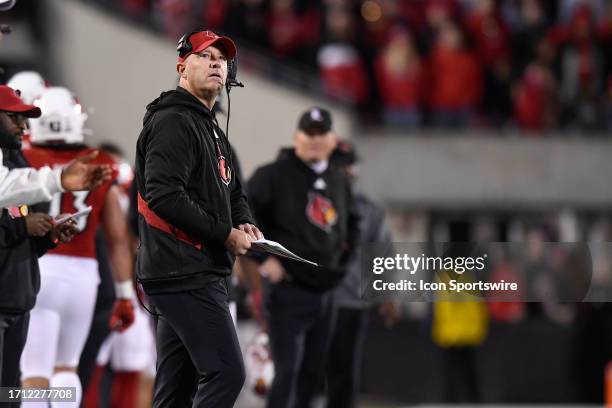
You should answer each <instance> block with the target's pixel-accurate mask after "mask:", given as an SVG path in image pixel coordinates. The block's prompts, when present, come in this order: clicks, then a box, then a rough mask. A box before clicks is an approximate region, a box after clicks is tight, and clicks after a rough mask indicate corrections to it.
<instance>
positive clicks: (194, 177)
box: [135, 87, 253, 294]
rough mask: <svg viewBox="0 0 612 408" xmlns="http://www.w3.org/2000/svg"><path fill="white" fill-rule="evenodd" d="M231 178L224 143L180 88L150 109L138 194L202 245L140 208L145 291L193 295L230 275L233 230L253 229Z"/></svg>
mask: <svg viewBox="0 0 612 408" xmlns="http://www.w3.org/2000/svg"><path fill="white" fill-rule="evenodd" d="M223 158H224V161H225V171H222V170H221V169H222V168H223ZM233 172H234V169H233V163H232V158H231V152H230V146H229V141H228V140H227V138H226V136H225V134H224V133H223V131H222V130H221V129H220V128H219V126H218V124H217V121H216V119H215V117H214V116H213V113H212V112H211V111H210V110H209V109H208V108H207V107H206V106H204V105H203V104H202V103H201V102H200V101H199V100H198V99H197V98H196V97H195V96H193V95H191V94H190V93H189V92H187V91H186V90H184V89H183V88H181V87H177V89H176V90H173V91H168V92H163V93H162V94H161V95H160V97H159V98H157V99H155V100H154V101H153V102H151V103H150V104H149V105H148V106H147V112H146V114H145V117H144V127H143V129H142V132H141V133H140V136H139V137H138V142H137V146H136V172H135V176H136V187H137V190H138V194H139V195H140V196H141V197H142V199H143V200H144V202H146V204H147V205H148V208H149V209H150V210H151V211H152V212H153V213H154V214H155V215H156V216H158V217H159V218H161V219H162V220H163V221H165V222H167V223H168V224H169V225H170V226H171V228H172V231H174V229H176V231H180V232H181V233H185V234H187V235H188V236H189V237H190V238H191V239H192V240H193V241H195V242H197V243H201V244H202V247H198V246H196V245H192V244H190V243H188V242H186V241H185V240H182V239H179V234H178V232H177V233H168V232H167V231H166V232H165V231H163V230H161V229H159V228H157V227H154V226H152V225H151V224H150V223H149V222H148V221H147V220H146V219H145V217H144V216H143V212H142V211H141V210H139V213H140V214H139V216H138V229H139V235H140V245H141V246H140V249H139V253H138V258H137V269H136V271H137V276H138V279H139V281H140V282H141V283H142V285H143V287H144V289H145V291H146V292H147V293H149V294H153V293H164V292H166V293H167V292H178V291H187V290H191V289H197V288H199V287H203V286H205V285H206V284H207V283H208V282H210V281H211V280H212V279H218V277H219V276H227V275H229V274H230V273H231V270H232V265H233V261H234V259H233V257H232V256H231V255H230V254H229V252H228V251H227V250H226V248H225V246H224V243H225V240H226V239H227V237H228V236H229V233H230V230H231V228H232V227H237V226H238V225H240V224H243V223H253V219H252V217H251V214H250V211H249V206H248V203H247V200H246V196H245V195H244V193H243V190H242V186H241V184H240V181H239V180H238V179H237V178H236V177H234V175H233V174H232V173H233ZM223 174H225V176H226V177H225V178H223V177H222V176H223Z"/></svg>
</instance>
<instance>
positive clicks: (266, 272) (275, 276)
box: [258, 256, 287, 283]
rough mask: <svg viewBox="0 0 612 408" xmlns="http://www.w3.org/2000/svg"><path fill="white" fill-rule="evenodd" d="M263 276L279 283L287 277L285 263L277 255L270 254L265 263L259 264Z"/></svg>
mask: <svg viewBox="0 0 612 408" xmlns="http://www.w3.org/2000/svg"><path fill="white" fill-rule="evenodd" d="M258 270H259V273H260V274H261V276H263V277H265V278H268V280H269V281H270V282H271V283H278V282H280V281H282V280H283V279H284V278H285V275H286V274H287V272H286V271H285V268H283V264H282V263H281V262H280V261H279V260H278V258H277V257H275V256H269V257H268V258H267V259H266V260H265V261H264V263H262V264H261V265H259V269H258Z"/></svg>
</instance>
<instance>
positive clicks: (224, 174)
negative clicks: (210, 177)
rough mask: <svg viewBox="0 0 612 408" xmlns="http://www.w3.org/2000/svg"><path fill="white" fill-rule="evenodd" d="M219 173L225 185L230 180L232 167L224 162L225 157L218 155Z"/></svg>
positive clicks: (227, 184)
mask: <svg viewBox="0 0 612 408" xmlns="http://www.w3.org/2000/svg"><path fill="white" fill-rule="evenodd" d="M218 165H219V174H220V175H221V181H222V182H223V184H225V185H226V186H229V183H230V182H231V181H232V169H231V168H230V167H229V166H227V165H226V164H225V157H224V156H219V158H218Z"/></svg>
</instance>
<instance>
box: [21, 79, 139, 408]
mask: <svg viewBox="0 0 612 408" xmlns="http://www.w3.org/2000/svg"><path fill="white" fill-rule="evenodd" d="M35 104H36V105H37V106H39V107H40V109H41V111H42V115H41V117H40V118H38V119H35V120H32V121H31V122H30V133H31V141H32V147H31V148H30V149H27V150H24V154H25V157H26V159H27V160H28V162H29V164H30V165H31V166H33V167H37V168H38V167H43V166H50V167H53V166H61V165H63V164H65V163H67V162H69V161H71V160H72V159H74V158H75V157H77V156H81V155H83V154H86V153H87V152H89V151H91V150H92V149H91V148H90V147H88V146H87V145H85V144H84V138H83V125H84V122H85V120H86V118H87V115H85V114H84V113H83V112H82V110H81V106H80V104H79V103H78V102H77V100H76V98H75V97H74V96H73V95H72V94H71V93H70V91H68V90H67V89H65V88H61V87H50V88H47V89H46V90H45V91H44V92H43V94H42V95H41V97H40V98H39V99H37V100H36V101H35ZM95 162H96V163H108V164H112V165H114V164H115V163H114V162H113V160H112V158H111V157H110V156H108V155H107V154H104V153H102V152H101V153H100V155H99V156H98V157H97V158H96V159H95ZM115 178H116V175H115ZM118 189H119V188H118V187H117V186H116V185H115V184H114V183H113V182H106V183H104V184H102V185H101V186H100V187H98V188H96V189H94V190H92V191H76V192H66V193H62V194H57V195H56V196H55V197H54V198H53V200H52V201H51V204H50V210H49V213H50V215H52V216H54V215H56V214H59V213H75V212H78V211H81V210H84V209H86V208H87V207H89V206H91V207H92V210H91V212H90V213H89V214H87V215H85V216H82V217H79V218H78V219H77V220H76V221H77V227H78V228H79V230H80V231H81V232H80V233H79V234H78V235H77V236H76V237H75V238H74V239H73V240H72V242H71V243H70V244H69V245H64V246H61V247H58V248H57V249H55V250H52V251H49V252H48V253H47V254H46V255H45V256H44V257H42V258H40V272H41V290H40V293H39V295H38V300H37V302H36V306H35V307H34V309H33V310H32V314H31V321H30V327H29V331H28V339H27V341H26V346H25V349H24V353H23V355H22V358H21V370H22V383H23V386H24V387H31V388H47V387H49V386H51V387H75V389H76V402H74V403H65V402H63V403H61V406H62V407H78V406H79V404H80V400H81V394H82V390H81V384H80V381H79V377H78V376H77V374H76V368H77V365H78V362H79V356H80V354H81V351H82V349H83V346H84V344H85V341H86V339H87V334H88V332H89V327H90V325H91V319H92V315H93V311H94V304H95V300H96V292H97V287H98V283H99V279H100V278H99V275H98V264H97V261H96V257H95V243H94V236H95V232H96V229H97V227H98V224H99V223H101V224H102V227H103V228H104V232H105V235H106V237H107V240H108V249H109V255H110V260H111V265H112V269H113V275H114V279H115V290H116V295H117V301H116V303H115V306H114V309H113V315H112V317H111V322H110V324H111V326H112V327H113V329H116V330H119V331H123V330H125V329H127V328H128V327H129V326H130V325H131V324H132V322H133V320H134V306H133V303H132V300H131V299H132V298H133V287H132V281H131V276H132V272H133V271H132V269H133V262H132V254H131V249H130V241H129V236H128V229H127V222H126V219H125V216H124V214H123V212H122V210H121V206H120V203H119V201H120V192H119V190H118ZM35 404H36V403H31V404H30V405H31V408H35V407H36V405H35ZM44 404H46V403H44ZM44 404H42V405H40V406H45V407H46V406H47V405H44ZM54 404H55V403H53V402H51V406H52V407H54V406H55V405H54Z"/></svg>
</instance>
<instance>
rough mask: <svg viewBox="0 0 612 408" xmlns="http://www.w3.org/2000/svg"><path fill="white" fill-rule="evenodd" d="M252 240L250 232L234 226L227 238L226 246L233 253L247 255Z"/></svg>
mask: <svg viewBox="0 0 612 408" xmlns="http://www.w3.org/2000/svg"><path fill="white" fill-rule="evenodd" d="M258 231H259V230H258ZM251 241H252V238H251V236H250V235H249V234H247V233H246V232H244V231H241V230H239V229H237V228H232V230H231V231H230V234H229V236H228V237H227V239H226V240H225V247H226V248H227V250H228V251H230V252H231V253H232V254H233V255H245V254H246V253H247V251H248V250H249V249H250V248H251Z"/></svg>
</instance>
